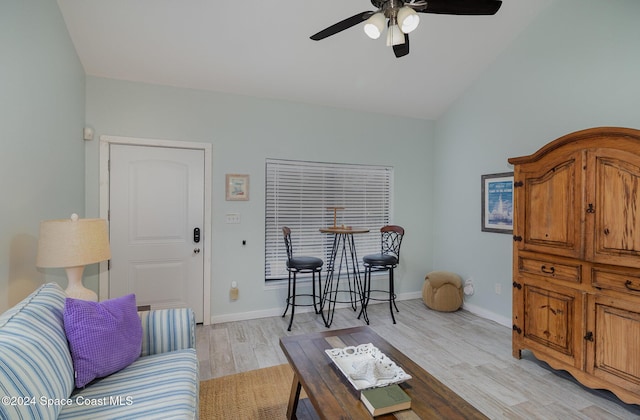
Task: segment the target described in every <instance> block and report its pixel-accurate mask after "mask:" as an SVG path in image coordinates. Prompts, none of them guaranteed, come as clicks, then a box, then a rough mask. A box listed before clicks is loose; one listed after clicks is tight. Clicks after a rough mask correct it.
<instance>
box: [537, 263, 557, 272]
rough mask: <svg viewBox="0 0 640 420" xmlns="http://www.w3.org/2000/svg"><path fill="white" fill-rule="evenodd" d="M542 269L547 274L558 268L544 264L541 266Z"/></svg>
mask: <svg viewBox="0 0 640 420" xmlns="http://www.w3.org/2000/svg"><path fill="white" fill-rule="evenodd" d="M540 271H542V272H543V273H545V274H553V273H555V272H556V269H555V267H551V268H547V266H546V265H543V266H542V267H540Z"/></svg>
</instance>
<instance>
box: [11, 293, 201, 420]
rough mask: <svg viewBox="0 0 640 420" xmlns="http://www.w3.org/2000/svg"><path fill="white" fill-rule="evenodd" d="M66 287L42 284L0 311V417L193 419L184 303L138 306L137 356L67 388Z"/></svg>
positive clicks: (191, 330)
mask: <svg viewBox="0 0 640 420" xmlns="http://www.w3.org/2000/svg"><path fill="white" fill-rule="evenodd" d="M64 304H65V293H64V291H63V290H62V289H61V288H60V286H58V285H57V284H55V283H50V284H45V285H43V286H41V287H40V288H39V289H38V290H36V291H35V292H33V293H32V294H31V295H30V296H28V297H27V298H26V299H24V300H23V301H22V302H20V303H19V304H17V305H16V306H14V307H13V308H11V309H9V310H8V311H7V312H5V313H4V314H2V315H1V316H0V397H1V398H2V400H1V401H0V419H91V420H96V419H106V418H109V419H117V418H119V419H154V418H163V419H169V418H170V419H193V418H197V417H198V392H199V388H198V386H199V383H198V359H197V356H196V352H195V319H194V315H193V312H192V311H191V310H190V309H168V310H154V311H147V312H140V313H139V315H140V317H141V320H142V328H143V341H142V354H141V355H140V358H139V359H138V360H136V361H135V362H133V363H132V364H131V365H129V366H128V367H126V368H125V369H123V370H121V371H119V372H116V373H114V374H112V375H110V376H108V377H106V378H102V379H98V380H96V381H94V382H92V383H91V384H89V385H88V386H87V387H85V388H82V389H74V378H73V372H74V371H73V363H72V360H71V354H70V352H69V347H68V343H67V339H66V337H65V333H64V326H63V310H64Z"/></svg>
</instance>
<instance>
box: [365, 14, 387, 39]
mask: <svg viewBox="0 0 640 420" xmlns="http://www.w3.org/2000/svg"><path fill="white" fill-rule="evenodd" d="M384 26H385V17H384V14H383V13H382V12H378V13H374V14H372V15H371V16H370V17H369V19H367V20H366V22H365V24H364V33H365V34H367V36H368V37H369V38H371V39H378V38H380V35H381V34H382V31H383V30H384Z"/></svg>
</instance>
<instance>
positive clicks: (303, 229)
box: [264, 159, 393, 281]
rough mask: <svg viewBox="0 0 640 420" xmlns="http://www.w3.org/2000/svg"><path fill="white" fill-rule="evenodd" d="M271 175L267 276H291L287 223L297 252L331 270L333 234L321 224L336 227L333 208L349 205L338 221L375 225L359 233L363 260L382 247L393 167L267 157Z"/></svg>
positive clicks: (267, 198)
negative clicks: (325, 231) (284, 230)
mask: <svg viewBox="0 0 640 420" xmlns="http://www.w3.org/2000/svg"><path fill="white" fill-rule="evenodd" d="M265 178H266V183H265V189H266V191H265V218H266V221H265V222H266V223H265V224H266V232H265V266H264V271H265V273H264V274H265V279H266V280H267V281H269V280H280V279H285V278H287V276H288V273H287V270H286V261H287V251H286V249H285V245H284V240H283V237H282V227H283V226H288V227H289V228H291V238H292V242H293V252H294V255H308V256H315V257H319V258H322V259H323V260H324V262H325V266H324V267H323V270H324V269H326V265H327V262H328V255H329V253H330V251H331V246H332V244H333V235H328V234H323V233H320V232H319V229H320V228H322V227H328V226H333V223H334V220H333V218H334V212H333V210H332V209H330V208H331V207H344V210H338V211H337V220H336V224H337V225H338V226H341V225H344V226H351V227H358V228H368V229H370V230H371V231H370V232H369V233H367V234H358V235H355V236H354V239H355V244H356V249H357V252H358V259H359V263H360V264H362V256H364V255H366V254H371V253H378V252H380V228H381V227H382V226H384V225H387V224H389V223H390V221H391V219H392V214H391V212H392V203H393V189H392V186H393V168H392V167H388V166H368V165H352V164H336V163H318V162H302V161H290V160H275V159H267V161H266V177H265ZM339 257H340V256H339V255H338V258H339ZM338 263H339V259H338V260H337V261H336V264H338Z"/></svg>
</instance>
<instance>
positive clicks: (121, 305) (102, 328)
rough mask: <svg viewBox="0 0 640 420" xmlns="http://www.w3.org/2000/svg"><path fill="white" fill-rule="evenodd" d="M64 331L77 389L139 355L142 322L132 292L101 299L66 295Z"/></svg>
mask: <svg viewBox="0 0 640 420" xmlns="http://www.w3.org/2000/svg"><path fill="white" fill-rule="evenodd" d="M64 330H65V333H66V335H67V340H68V341H69V349H70V350H71V358H72V359H73V368H74V370H75V376H76V387H78V388H82V387H84V386H85V385H86V384H88V383H89V382H91V381H92V380H94V379H96V378H102V377H104V376H107V375H110V374H112V373H114V372H117V371H119V370H120V369H123V368H125V367H127V366H129V365H130V364H131V363H133V362H134V361H135V360H136V359H138V357H140V351H141V349H142V323H141V322H140V318H139V317H138V309H137V306H136V296H135V295H133V294H131V295H127V296H122V297H119V298H115V299H109V300H105V301H102V302H90V301H86V300H80V299H73V298H67V299H66V301H65V306H64Z"/></svg>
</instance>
